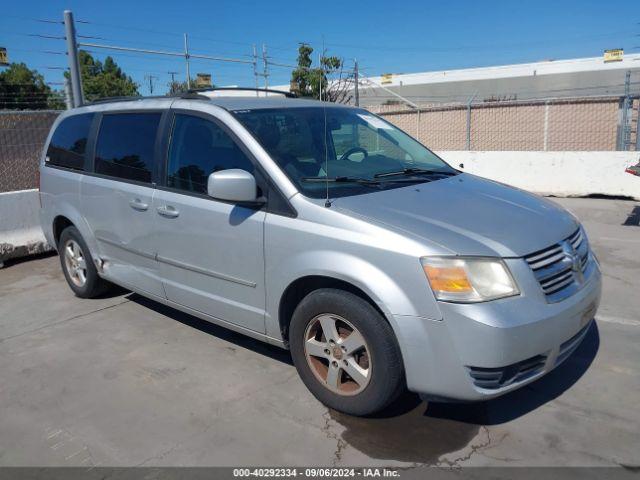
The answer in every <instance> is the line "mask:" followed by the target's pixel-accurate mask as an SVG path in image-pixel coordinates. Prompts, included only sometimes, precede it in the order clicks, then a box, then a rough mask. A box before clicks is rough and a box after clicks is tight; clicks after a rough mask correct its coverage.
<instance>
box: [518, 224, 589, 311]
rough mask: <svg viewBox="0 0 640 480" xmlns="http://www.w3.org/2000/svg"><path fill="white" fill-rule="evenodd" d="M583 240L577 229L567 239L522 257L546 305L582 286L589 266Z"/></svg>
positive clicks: (584, 237)
mask: <svg viewBox="0 0 640 480" xmlns="http://www.w3.org/2000/svg"><path fill="white" fill-rule="evenodd" d="M587 243H588V242H587V238H586V236H585V235H584V233H583V232H582V229H581V228H578V230H576V231H575V232H574V233H573V234H572V235H571V236H569V237H568V238H566V239H565V240H563V241H562V242H559V243H556V244H555V245H552V246H550V247H548V248H545V249H543V250H539V251H537V252H534V253H532V254H530V255H527V256H526V257H524V259H525V260H526V262H527V263H528V264H529V267H531V270H533V273H534V275H535V277H536V280H538V282H539V283H540V286H541V287H542V291H543V292H544V294H545V296H546V297H547V301H548V302H549V303H554V302H559V301H561V300H564V299H565V298H567V297H569V296H570V295H573V294H574V293H575V292H576V291H578V290H579V289H580V287H581V286H582V284H583V283H584V274H585V272H586V270H587V266H588V263H589V245H588V244H587Z"/></svg>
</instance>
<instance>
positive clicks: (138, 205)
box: [129, 198, 149, 212]
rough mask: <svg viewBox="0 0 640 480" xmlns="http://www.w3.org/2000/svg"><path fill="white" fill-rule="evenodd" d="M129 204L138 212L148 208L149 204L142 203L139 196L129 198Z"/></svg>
mask: <svg viewBox="0 0 640 480" xmlns="http://www.w3.org/2000/svg"><path fill="white" fill-rule="evenodd" d="M129 206H130V207H131V208H133V209H134V210H138V211H139V212H144V211H145V210H147V209H148V208H149V204H148V203H144V202H143V201H142V200H140V199H139V198H136V199H135V200H131V201H130V202H129Z"/></svg>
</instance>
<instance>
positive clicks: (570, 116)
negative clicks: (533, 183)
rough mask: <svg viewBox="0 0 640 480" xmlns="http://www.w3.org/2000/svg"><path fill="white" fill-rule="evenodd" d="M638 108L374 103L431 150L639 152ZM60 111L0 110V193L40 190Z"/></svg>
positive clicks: (638, 103) (605, 101)
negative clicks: (47, 145) (43, 160)
mask: <svg viewBox="0 0 640 480" xmlns="http://www.w3.org/2000/svg"><path fill="white" fill-rule="evenodd" d="M625 107H626V112H627V113H626V115H624V114H623V108H625ZM639 109H640V98H639V97H635V98H631V99H630V101H627V102H625V101H624V97H582V98H569V99H546V100H527V101H501V102H483V103H478V104H469V105H465V104H448V105H424V106H420V108H419V109H411V108H409V107H405V106H403V105H398V104H396V105H382V106H377V107H372V108H371V110H372V111H374V112H375V113H378V114H380V115H382V116H383V117H385V118H386V119H387V120H389V121H390V122H392V123H394V124H396V125H398V126H399V127H400V128H402V129H403V130H405V131H406V132H408V133H409V134H411V135H414V136H415V137H416V138H418V139H419V140H420V141H421V142H423V143H424V144H425V145H428V146H429V147H430V148H432V149H434V150H485V151H491V150H494V151H496V150H497V151H510V150H521V151H525V150H530V151H540V150H542V151H544V150H548V151H613V150H636V151H637V150H640V149H639V147H638V111H639ZM59 114H60V112H59V111H51V110H47V111H0V192H10V191H17V190H27V189H32V188H37V178H38V177H37V171H38V161H39V159H40V155H41V152H42V148H43V146H44V142H45V140H46V138H47V134H48V133H49V130H50V128H51V125H52V124H53V122H54V120H55V119H56V117H57V116H58V115H59ZM624 121H626V127H625V126H624V125H623V122H624Z"/></svg>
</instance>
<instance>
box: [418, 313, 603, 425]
mask: <svg viewBox="0 0 640 480" xmlns="http://www.w3.org/2000/svg"><path fill="white" fill-rule="evenodd" d="M599 348H600V334H599V331H598V326H597V324H596V322H593V323H592V324H591V327H590V328H589V331H588V332H587V334H586V335H585V337H584V339H583V341H582V343H581V344H580V346H579V347H578V348H577V349H576V351H575V352H573V354H572V355H571V356H570V357H569V358H567V360H565V362H564V363H563V364H562V365H560V366H559V367H558V368H556V369H555V370H553V371H552V372H550V373H548V374H547V375H545V376H544V377H542V378H541V379H539V380H537V381H535V382H532V383H530V384H528V385H526V386H524V387H522V388H520V389H518V390H515V391H513V392H511V393H508V394H506V395H503V396H502V397H498V398H495V399H493V400H488V401H485V402H476V403H437V402H431V403H430V404H429V408H428V409H427V411H426V413H425V415H426V416H429V417H432V418H447V419H451V420H456V421H458V422H464V423H470V424H475V425H499V424H502V423H506V422H510V421H512V420H515V419H516V418H519V417H522V416H523V415H526V414H527V413H529V412H531V411H533V410H535V409H537V408H539V407H541V406H542V405H544V404H545V403H547V402H550V401H551V400H553V399H555V398H557V397H559V396H560V395H562V394H563V393H564V392H565V391H567V390H568V389H569V388H571V386H572V385H574V384H575V383H576V382H577V381H578V380H579V379H580V378H581V377H582V376H583V375H584V373H585V372H586V371H587V370H588V368H589V366H590V365H591V363H592V362H593V360H594V358H595V356H596V354H597V353H598V349H599Z"/></svg>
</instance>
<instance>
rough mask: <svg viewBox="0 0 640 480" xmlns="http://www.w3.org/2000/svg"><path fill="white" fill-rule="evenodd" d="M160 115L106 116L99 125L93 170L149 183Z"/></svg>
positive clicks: (129, 114)
mask: <svg viewBox="0 0 640 480" xmlns="http://www.w3.org/2000/svg"><path fill="white" fill-rule="evenodd" d="M160 117H161V114H160V113H156V112H154V113H116V114H105V115H103V117H102V121H101V122H100V132H99V133H98V140H97V145H96V162H95V171H96V173H100V174H102V175H108V176H110V177H117V178H122V179H125V180H134V181H137V182H144V183H151V175H152V172H153V163H154V152H155V142H156V135H157V132H158V125H159V124H160Z"/></svg>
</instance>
